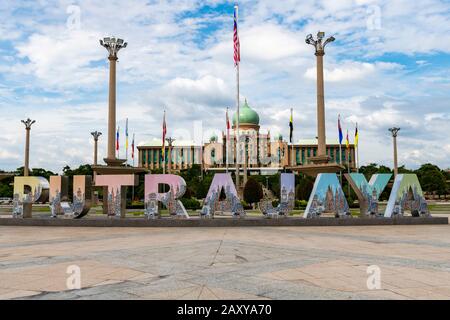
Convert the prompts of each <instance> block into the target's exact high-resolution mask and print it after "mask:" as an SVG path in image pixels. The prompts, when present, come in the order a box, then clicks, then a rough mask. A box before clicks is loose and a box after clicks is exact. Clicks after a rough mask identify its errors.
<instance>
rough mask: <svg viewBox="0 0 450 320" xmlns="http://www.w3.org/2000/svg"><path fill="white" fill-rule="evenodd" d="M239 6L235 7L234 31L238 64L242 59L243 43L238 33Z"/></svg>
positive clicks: (236, 63) (235, 59)
mask: <svg viewBox="0 0 450 320" xmlns="http://www.w3.org/2000/svg"><path fill="white" fill-rule="evenodd" d="M237 15H238V6H237V5H236V6H235V7H234V32H233V43H234V65H235V66H237V65H238V64H239V62H240V61H241V44H240V42H239V34H238V23H237V19H238V17H237Z"/></svg>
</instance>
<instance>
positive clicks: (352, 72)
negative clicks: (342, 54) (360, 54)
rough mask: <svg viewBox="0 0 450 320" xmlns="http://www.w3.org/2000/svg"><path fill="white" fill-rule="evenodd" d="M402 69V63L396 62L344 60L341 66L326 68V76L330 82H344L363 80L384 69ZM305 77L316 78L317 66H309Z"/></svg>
mask: <svg viewBox="0 0 450 320" xmlns="http://www.w3.org/2000/svg"><path fill="white" fill-rule="evenodd" d="M395 69H400V65H398V64H394V63H385V62H376V63H368V62H357V61H344V62H342V64H339V66H335V67H334V68H333V69H329V68H325V69H324V78H325V80H326V81H329V82H344V81H354V80H361V79H366V78H367V77H370V76H371V75H373V74H376V73H378V72H383V71H392V70H395ZM305 77H306V78H307V79H310V80H316V78H317V73H316V68H315V67H313V68H308V69H307V70H306V72H305Z"/></svg>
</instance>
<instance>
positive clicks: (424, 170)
mask: <svg viewBox="0 0 450 320" xmlns="http://www.w3.org/2000/svg"><path fill="white" fill-rule="evenodd" d="M416 174H417V178H418V179H419V182H420V185H421V186H422V190H423V191H426V192H430V193H437V194H438V196H439V197H440V196H441V195H445V194H447V191H448V185H447V181H446V177H445V175H444V173H443V172H442V170H441V169H439V167H438V166H435V165H433V164H431V163H427V164H424V165H422V166H421V167H420V168H419V169H417V170H416Z"/></svg>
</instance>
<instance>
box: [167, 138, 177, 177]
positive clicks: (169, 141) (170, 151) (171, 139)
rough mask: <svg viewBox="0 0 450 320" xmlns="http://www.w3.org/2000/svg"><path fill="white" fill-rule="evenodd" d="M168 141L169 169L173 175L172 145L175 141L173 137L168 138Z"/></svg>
mask: <svg viewBox="0 0 450 320" xmlns="http://www.w3.org/2000/svg"><path fill="white" fill-rule="evenodd" d="M166 141H167V143H168V144H169V165H168V166H167V169H168V171H169V174H170V173H172V143H173V142H174V141H175V139H174V138H172V137H168V138H166Z"/></svg>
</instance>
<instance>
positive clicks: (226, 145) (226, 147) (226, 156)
mask: <svg viewBox="0 0 450 320" xmlns="http://www.w3.org/2000/svg"><path fill="white" fill-rule="evenodd" d="M229 132H230V129H228V107H227V136H226V140H225V152H226V155H225V168H226V172H227V173H228V143H229V141H228V140H229Z"/></svg>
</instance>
